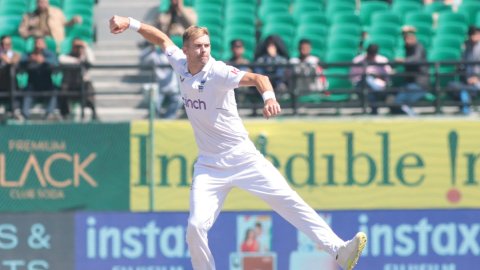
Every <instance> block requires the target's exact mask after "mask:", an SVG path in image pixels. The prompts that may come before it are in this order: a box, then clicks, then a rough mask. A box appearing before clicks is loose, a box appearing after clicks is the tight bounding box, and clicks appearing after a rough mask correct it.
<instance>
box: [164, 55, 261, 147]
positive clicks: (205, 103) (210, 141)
mask: <svg viewBox="0 0 480 270" xmlns="http://www.w3.org/2000/svg"><path fill="white" fill-rule="evenodd" d="M165 52H166V54H167V57H168V61H169V62H170V64H171V65H172V67H173V70H174V71H175V72H176V73H177V75H178V76H179V82H180V91H181V94H182V99H183V103H184V106H185V111H186V113H187V116H188V119H189V120H190V123H191V125H192V128H193V131H194V134H195V140H196V142H197V146H198V149H199V154H200V155H207V156H212V155H213V156H218V155H221V156H223V155H225V154H228V153H231V152H232V151H234V150H235V149H236V148H243V151H245V150H247V149H248V151H256V150H255V147H254V146H253V143H252V142H251V141H250V139H249V138H248V132H247V130H246V129H245V127H244V125H243V123H242V120H241V119H240V116H239V115H238V110H237V103H236V102H235V94H234V91H233V89H234V88H237V87H238V85H239V83H240V80H241V79H242V77H243V76H244V75H245V72H244V71H240V70H238V69H237V68H235V67H232V66H229V65H227V64H225V63H224V62H222V61H216V60H215V59H214V58H213V57H211V56H210V59H209V60H208V62H207V64H206V65H205V66H204V67H203V69H202V70H201V71H200V72H198V73H197V74H195V75H192V74H190V73H189V72H188V67H187V58H186V56H185V54H184V53H183V51H182V50H181V49H180V48H178V47H177V46H170V47H168V48H166V49H165Z"/></svg>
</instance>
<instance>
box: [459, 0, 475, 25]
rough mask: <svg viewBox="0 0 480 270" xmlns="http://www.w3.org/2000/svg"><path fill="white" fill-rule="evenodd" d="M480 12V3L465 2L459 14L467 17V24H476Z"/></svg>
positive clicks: (460, 7)
mask: <svg viewBox="0 0 480 270" xmlns="http://www.w3.org/2000/svg"><path fill="white" fill-rule="evenodd" d="M479 12H480V2H478V1H477V2H465V3H462V4H461V5H460V6H459V7H458V13H462V14H464V15H465V17H467V24H468V25H473V24H475V20H476V18H477V14H478V13H479Z"/></svg>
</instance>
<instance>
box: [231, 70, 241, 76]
mask: <svg viewBox="0 0 480 270" xmlns="http://www.w3.org/2000/svg"><path fill="white" fill-rule="evenodd" d="M230 72H232V73H233V74H235V75H238V72H240V70H239V69H238V68H232V70H230Z"/></svg>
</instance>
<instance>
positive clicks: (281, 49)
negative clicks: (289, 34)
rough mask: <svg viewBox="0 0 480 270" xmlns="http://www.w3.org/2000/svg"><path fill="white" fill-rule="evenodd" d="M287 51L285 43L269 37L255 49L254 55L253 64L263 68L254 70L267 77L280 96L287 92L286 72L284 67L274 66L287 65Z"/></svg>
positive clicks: (274, 37) (279, 39) (277, 38)
mask: <svg viewBox="0 0 480 270" xmlns="http://www.w3.org/2000/svg"><path fill="white" fill-rule="evenodd" d="M288 58H289V57H288V51H287V48H286V46H285V43H284V42H283V40H282V39H281V38H280V37H279V36H275V35H272V36H269V37H267V38H266V39H265V41H264V42H263V43H261V44H260V45H259V46H258V47H257V51H256V53H255V62H256V63H258V64H263V65H265V66H263V67H259V68H257V69H256V71H255V72H256V73H260V74H263V75H266V76H268V77H269V79H270V81H271V82H272V86H273V88H274V89H275V90H276V91H277V92H278V93H279V94H280V96H281V95H282V93H283V94H285V92H286V91H287V81H286V77H287V75H288V71H287V69H286V68H285V67H277V66H276V65H285V64H287V63H288Z"/></svg>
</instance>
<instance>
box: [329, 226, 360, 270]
mask: <svg viewBox="0 0 480 270" xmlns="http://www.w3.org/2000/svg"><path fill="white" fill-rule="evenodd" d="M366 244H367V236H366V235H365V233H363V232H358V233H357V234H356V235H355V237H354V238H353V239H351V240H349V241H347V242H346V244H345V245H344V246H342V247H340V248H339V249H338V252H337V258H336V259H337V263H338V264H339V265H340V266H341V267H342V269H344V270H352V269H353V268H354V267H355V265H356V264H357V262H358V259H359V258H360V255H361V254H362V251H363V248H365V245H366Z"/></svg>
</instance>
